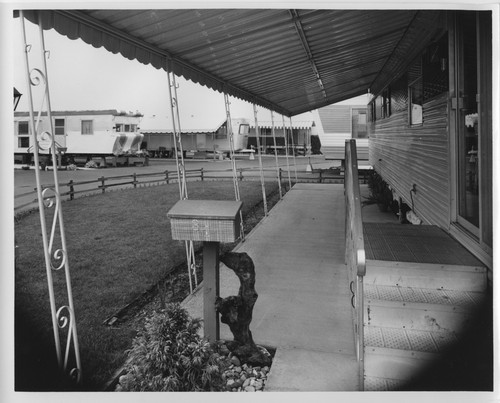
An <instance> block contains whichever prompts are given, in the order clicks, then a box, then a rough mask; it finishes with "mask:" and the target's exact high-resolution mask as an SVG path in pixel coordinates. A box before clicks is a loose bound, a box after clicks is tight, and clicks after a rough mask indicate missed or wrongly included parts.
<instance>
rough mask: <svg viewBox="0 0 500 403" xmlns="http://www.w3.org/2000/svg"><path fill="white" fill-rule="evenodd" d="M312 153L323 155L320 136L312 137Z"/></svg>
mask: <svg viewBox="0 0 500 403" xmlns="http://www.w3.org/2000/svg"><path fill="white" fill-rule="evenodd" d="M311 153H312V154H321V140H320V138H319V136H318V135H311Z"/></svg>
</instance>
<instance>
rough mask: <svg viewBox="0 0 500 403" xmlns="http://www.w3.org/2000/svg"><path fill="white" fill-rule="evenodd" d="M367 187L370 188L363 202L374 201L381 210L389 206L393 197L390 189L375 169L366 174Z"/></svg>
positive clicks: (369, 202)
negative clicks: (368, 195) (368, 194)
mask: <svg viewBox="0 0 500 403" xmlns="http://www.w3.org/2000/svg"><path fill="white" fill-rule="evenodd" d="M368 188H369V189H370V197H368V199H367V200H366V201H365V202H364V204H371V203H376V204H378V205H379V207H380V209H381V210H383V211H386V210H388V209H389V207H391V205H392V202H393V199H394V197H393V194H392V190H391V188H390V187H389V185H388V184H387V182H386V181H384V180H383V179H382V177H381V176H380V175H379V174H378V173H377V172H376V171H373V172H371V173H370V174H369V175H368Z"/></svg>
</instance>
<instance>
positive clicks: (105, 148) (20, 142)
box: [14, 109, 142, 163]
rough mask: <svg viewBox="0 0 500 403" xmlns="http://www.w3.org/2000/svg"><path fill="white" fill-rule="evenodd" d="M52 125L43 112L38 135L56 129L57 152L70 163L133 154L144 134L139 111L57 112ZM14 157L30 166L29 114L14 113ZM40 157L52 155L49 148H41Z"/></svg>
mask: <svg viewBox="0 0 500 403" xmlns="http://www.w3.org/2000/svg"><path fill="white" fill-rule="evenodd" d="M52 118H53V122H52V125H51V124H50V122H49V120H48V117H47V113H43V114H42V117H41V121H40V124H39V126H38V128H37V135H38V136H42V135H43V133H44V132H50V131H51V130H52V129H51V126H52V127H53V130H54V136H53V138H54V141H55V145H56V152H57V153H60V154H63V155H64V156H65V157H66V158H67V159H68V160H72V159H75V158H76V159H82V158H83V159H90V158H92V157H106V156H120V155H127V154H134V153H136V152H138V151H139V150H140V148H139V147H140V144H141V141H142V134H140V133H139V131H138V130H139V124H140V121H141V118H142V115H141V114H140V113H139V112H136V113H133V112H125V111H119V110H116V109H110V110H88V111H54V112H52ZM14 130H15V133H14V135H15V136H16V139H17V141H16V142H15V144H14V158H15V160H17V161H21V162H22V163H31V156H32V154H33V150H32V147H33V139H32V136H31V130H32V129H31V124H30V116H29V113H28V112H15V113H14ZM40 153H41V154H47V155H49V149H47V148H42V147H41V148H40Z"/></svg>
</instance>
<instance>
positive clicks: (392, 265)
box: [364, 260, 488, 292]
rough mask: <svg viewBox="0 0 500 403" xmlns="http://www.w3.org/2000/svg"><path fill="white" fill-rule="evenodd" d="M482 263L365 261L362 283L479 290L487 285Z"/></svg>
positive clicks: (485, 272)
mask: <svg viewBox="0 0 500 403" xmlns="http://www.w3.org/2000/svg"><path fill="white" fill-rule="evenodd" d="M487 281H488V279H487V270H486V268H485V267H483V266H459V265H444V264H431V263H413V262H394V261H382V260H367V261H366V276H365V279H364V283H365V284H374V285H388V286H400V287H412V288H428V289H434V290H436V289H441V290H456V291H472V292H481V291H484V290H486V288H487Z"/></svg>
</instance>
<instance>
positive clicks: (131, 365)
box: [118, 304, 229, 391]
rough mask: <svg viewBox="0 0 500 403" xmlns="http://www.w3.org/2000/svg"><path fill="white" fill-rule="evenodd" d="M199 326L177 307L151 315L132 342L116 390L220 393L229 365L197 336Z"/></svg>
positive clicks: (196, 321) (197, 320)
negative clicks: (124, 372) (124, 373)
mask: <svg viewBox="0 0 500 403" xmlns="http://www.w3.org/2000/svg"><path fill="white" fill-rule="evenodd" d="M200 326H201V322H200V320H199V319H191V318H190V317H189V315H188V313H187V311H186V310H185V309H184V308H182V307H181V306H180V305H179V304H168V305H167V306H166V308H165V309H164V310H161V311H157V312H154V313H153V314H152V315H151V316H150V317H149V318H148V319H146V321H145V324H144V329H143V330H142V331H141V332H139V334H138V335H137V337H136V338H135V339H134V340H133V343H132V348H131V349H130V350H129V351H128V358H129V359H128V361H127V365H126V368H125V371H126V375H124V376H122V377H121V378H120V385H119V387H118V390H124V391H220V390H223V387H224V382H223V379H222V374H223V372H224V370H225V369H226V367H227V366H228V365H229V364H228V362H227V360H226V359H225V358H223V357H221V356H220V355H219V354H218V353H216V352H215V351H214V350H213V348H212V347H211V346H210V343H208V341H206V340H205V339H203V338H201V337H200V336H199V334H198V330H199V329H200Z"/></svg>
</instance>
